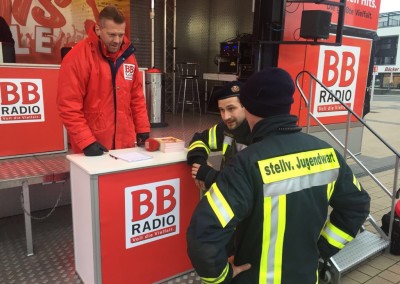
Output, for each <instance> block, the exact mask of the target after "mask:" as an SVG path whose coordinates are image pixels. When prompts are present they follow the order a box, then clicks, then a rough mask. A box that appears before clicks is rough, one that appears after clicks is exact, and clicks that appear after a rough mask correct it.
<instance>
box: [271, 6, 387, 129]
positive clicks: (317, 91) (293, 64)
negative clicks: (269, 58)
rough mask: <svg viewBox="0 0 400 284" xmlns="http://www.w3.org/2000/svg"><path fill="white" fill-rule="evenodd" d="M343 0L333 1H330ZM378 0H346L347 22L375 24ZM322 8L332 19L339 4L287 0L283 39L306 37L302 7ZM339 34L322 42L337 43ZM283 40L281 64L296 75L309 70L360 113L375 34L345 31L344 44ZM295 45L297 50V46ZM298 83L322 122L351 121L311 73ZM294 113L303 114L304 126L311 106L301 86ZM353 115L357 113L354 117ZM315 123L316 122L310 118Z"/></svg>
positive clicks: (359, 25) (358, 25)
mask: <svg viewBox="0 0 400 284" xmlns="http://www.w3.org/2000/svg"><path fill="white" fill-rule="evenodd" d="M335 2H336V3H339V2H340V1H332V3H335ZM379 4H380V1H374V0H371V1H363V0H348V1H347V2H346V8H345V17H344V25H345V26H349V27H352V28H355V29H360V30H364V31H365V30H376V28H377V25H378V18H379ZM305 10H321V11H329V12H331V13H332V19H331V24H336V23H337V18H338V7H337V6H334V5H326V4H310V3H307V4H305V3H295V2H291V3H287V4H286V11H285V12H286V15H285V29H284V40H285V41H292V42H293V41H306V39H304V38H300V27H301V18H302V12H303V11H305ZM335 40H336V35H335V34H330V35H329V38H328V39H318V42H324V41H325V42H329V43H334V42H335ZM308 41H310V44H298V45H297V44H296V45H294V44H281V45H280V48H279V61H278V66H279V67H281V68H284V69H286V70H287V71H288V72H289V73H290V74H291V75H292V77H293V79H296V78H297V76H298V74H299V73H300V72H302V71H308V72H310V73H311V74H312V75H314V76H315V77H316V78H317V79H318V80H319V81H321V82H322V84H324V85H325V86H326V87H327V88H328V90H330V91H331V92H333V93H334V94H335V95H336V96H338V97H339V98H340V99H341V100H342V101H343V102H344V103H345V104H346V106H348V107H349V108H350V109H351V110H352V111H354V112H355V113H356V114H357V115H358V116H362V111H363V105H364V98H365V91H366V85H367V77H368V67H369V61H370V51H371V44H372V41H371V39H366V38H361V37H352V36H343V37H342V44H341V45H340V46H333V45H323V44H322V45H320V44H311V43H312V41H313V40H311V39H308ZM294 50H296V52H293V51H294ZM297 84H298V86H300V87H301V89H302V90H303V92H304V95H305V96H306V98H307V100H308V101H309V103H310V105H311V111H312V113H313V114H314V115H315V116H316V117H317V118H318V119H319V120H320V121H321V122H322V123H324V124H338V123H345V122H346V121H347V111H346V109H345V108H344V107H343V106H342V105H341V104H340V103H339V102H338V101H336V99H335V98H334V97H333V96H331V95H330V94H329V93H328V92H327V91H326V90H325V89H324V88H323V87H321V86H320V85H319V84H316V83H313V84H311V85H310V77H309V76H308V75H305V76H304V77H299V78H298V81H297ZM294 98H295V102H294V104H293V107H292V113H293V114H295V115H297V116H299V123H300V125H301V126H306V125H307V116H308V115H307V108H306V103H305V101H304V100H303V99H302V97H301V94H300V92H299V91H298V90H296V93H295V96H294ZM352 121H356V118H354V117H352ZM311 124H312V125H316V122H315V121H314V120H311Z"/></svg>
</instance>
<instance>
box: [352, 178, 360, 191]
mask: <svg viewBox="0 0 400 284" xmlns="http://www.w3.org/2000/svg"><path fill="white" fill-rule="evenodd" d="M353 183H354V185H355V186H356V187H357V188H358V190H359V191H361V184H360V182H359V181H358V179H357V178H356V176H355V175H353Z"/></svg>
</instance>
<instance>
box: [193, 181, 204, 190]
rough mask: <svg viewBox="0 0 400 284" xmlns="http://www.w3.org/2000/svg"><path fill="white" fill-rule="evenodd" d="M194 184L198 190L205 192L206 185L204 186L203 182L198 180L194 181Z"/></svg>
mask: <svg viewBox="0 0 400 284" xmlns="http://www.w3.org/2000/svg"><path fill="white" fill-rule="evenodd" d="M194 183H195V184H196V186H197V188H198V189H200V190H202V191H206V185H205V184H204V181H202V180H198V179H194Z"/></svg>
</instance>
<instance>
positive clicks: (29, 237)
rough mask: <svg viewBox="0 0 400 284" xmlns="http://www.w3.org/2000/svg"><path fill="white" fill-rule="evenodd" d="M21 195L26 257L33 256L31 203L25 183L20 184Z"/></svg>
mask: <svg viewBox="0 0 400 284" xmlns="http://www.w3.org/2000/svg"><path fill="white" fill-rule="evenodd" d="M22 195H23V197H24V204H23V205H24V216H25V235H26V248H27V256H32V255H33V240H32V220H31V216H30V214H31V202H30V199H29V185H28V182H27V181H24V182H23V183H22Z"/></svg>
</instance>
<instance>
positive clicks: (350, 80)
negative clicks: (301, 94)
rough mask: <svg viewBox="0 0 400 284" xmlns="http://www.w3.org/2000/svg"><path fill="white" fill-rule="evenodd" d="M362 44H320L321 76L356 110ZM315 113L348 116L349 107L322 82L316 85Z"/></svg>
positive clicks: (318, 114) (319, 115) (317, 114)
mask: <svg viewBox="0 0 400 284" xmlns="http://www.w3.org/2000/svg"><path fill="white" fill-rule="evenodd" d="M359 62H360V47H355V46H341V47H329V46H321V47H320V53H319V63H318V74H317V77H318V78H320V79H321V78H322V83H323V84H324V85H325V86H326V87H327V88H328V89H329V90H330V91H331V92H332V93H333V94H334V95H335V96H336V97H337V98H339V99H340V100H341V101H343V102H344V103H345V104H346V106H347V107H349V108H350V109H351V110H354V101H355V95H356V86H357V74H358V66H359ZM313 113H314V115H315V116H317V117H327V116H338V115H346V114H347V110H346V108H345V107H344V106H343V105H342V104H341V103H340V102H339V101H338V100H337V99H336V98H335V97H334V96H332V95H331V94H330V93H329V92H328V91H326V90H325V89H324V88H322V87H321V86H320V85H319V84H317V85H316V89H315V98H314V107H313Z"/></svg>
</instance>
